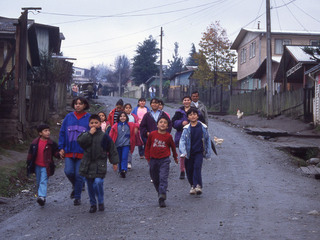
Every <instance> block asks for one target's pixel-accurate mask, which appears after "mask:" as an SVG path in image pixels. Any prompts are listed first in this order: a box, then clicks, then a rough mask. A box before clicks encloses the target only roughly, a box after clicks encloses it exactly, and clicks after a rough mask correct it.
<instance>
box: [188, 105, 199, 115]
mask: <svg viewBox="0 0 320 240" xmlns="http://www.w3.org/2000/svg"><path fill="white" fill-rule="evenodd" d="M191 113H196V114H197V115H198V117H199V111H198V109H197V108H195V107H191V108H190V109H189V110H188V111H187V116H189V115H190V114H191Z"/></svg>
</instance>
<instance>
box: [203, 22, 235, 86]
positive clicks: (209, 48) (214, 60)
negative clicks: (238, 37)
mask: <svg viewBox="0 0 320 240" xmlns="http://www.w3.org/2000/svg"><path fill="white" fill-rule="evenodd" d="M199 46H200V47H201V49H200V52H201V53H202V54H203V55H204V56H205V57H206V62H207V64H208V65H209V67H210V70H211V71H212V72H213V86H216V85H217V84H218V77H219V72H227V71H230V69H231V67H232V66H233V65H234V63H235V62H236V55H235V53H233V52H232V51H231V50H230V46H231V42H230V41H229V39H228V37H227V33H226V31H225V29H223V28H222V27H221V26H220V23H219V21H216V22H215V23H213V24H211V25H210V26H209V27H208V28H207V31H206V32H204V33H203V36H202V38H201V41H200V43H199ZM221 83H222V82H221Z"/></svg>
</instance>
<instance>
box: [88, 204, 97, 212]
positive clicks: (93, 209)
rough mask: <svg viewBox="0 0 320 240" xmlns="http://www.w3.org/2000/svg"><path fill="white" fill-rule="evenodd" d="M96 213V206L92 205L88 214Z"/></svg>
mask: <svg viewBox="0 0 320 240" xmlns="http://www.w3.org/2000/svg"><path fill="white" fill-rule="evenodd" d="M96 211H97V206H96V205H92V206H91V207H90V210H89V213H95V212H96Z"/></svg>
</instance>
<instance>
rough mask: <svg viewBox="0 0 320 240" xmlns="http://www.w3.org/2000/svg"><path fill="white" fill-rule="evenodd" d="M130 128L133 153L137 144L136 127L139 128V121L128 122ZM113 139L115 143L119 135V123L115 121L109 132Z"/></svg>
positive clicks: (131, 150)
mask: <svg viewBox="0 0 320 240" xmlns="http://www.w3.org/2000/svg"><path fill="white" fill-rule="evenodd" d="M127 124H128V125H129V128H130V152H131V153H133V151H134V147H135V146H136V137H135V132H134V129H135V128H139V123H132V122H127ZM109 135H110V137H111V139H112V141H113V142H114V143H115V142H116V140H117V137H118V123H115V124H114V125H113V126H112V128H111V130H110V133H109Z"/></svg>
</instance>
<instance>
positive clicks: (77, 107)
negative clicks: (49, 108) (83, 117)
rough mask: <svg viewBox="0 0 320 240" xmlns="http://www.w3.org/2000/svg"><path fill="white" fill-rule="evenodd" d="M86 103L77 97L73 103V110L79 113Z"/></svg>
mask: <svg viewBox="0 0 320 240" xmlns="http://www.w3.org/2000/svg"><path fill="white" fill-rule="evenodd" d="M85 107H86V105H85V104H84V103H83V102H81V101H80V100H79V99H78V100H77V101H76V102H75V104H74V110H76V112H78V113H81V112H83V111H84V109H85Z"/></svg>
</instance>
